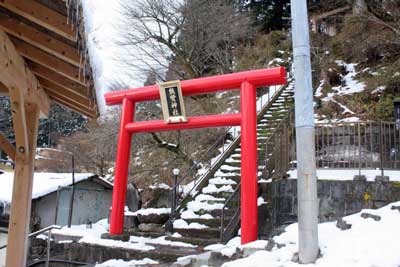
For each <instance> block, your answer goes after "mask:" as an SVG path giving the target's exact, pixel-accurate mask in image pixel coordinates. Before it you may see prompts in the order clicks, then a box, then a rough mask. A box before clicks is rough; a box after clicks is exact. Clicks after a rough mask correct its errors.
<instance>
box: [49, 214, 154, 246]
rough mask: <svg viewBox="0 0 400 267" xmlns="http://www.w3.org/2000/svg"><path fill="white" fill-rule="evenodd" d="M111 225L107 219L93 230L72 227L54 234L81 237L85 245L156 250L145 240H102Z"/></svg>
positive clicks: (94, 225)
mask: <svg viewBox="0 0 400 267" xmlns="http://www.w3.org/2000/svg"><path fill="white" fill-rule="evenodd" d="M108 228H109V224H108V223H107V219H103V220H101V221H99V222H97V223H95V224H93V225H92V228H91V229H88V228H87V227H86V225H85V224H84V225H72V226H71V228H68V227H66V226H65V227H63V228H62V229H60V230H53V231H52V232H53V234H56V235H63V236H64V237H68V236H71V237H81V239H80V240H79V241H78V242H79V243H84V244H93V245H98V246H104V247H113V248H124V249H134V250H143V251H149V250H154V249H155V248H154V247H153V246H151V245H147V244H146V243H145V242H144V240H142V241H140V242H138V241H137V240H133V241H129V242H123V241H118V240H110V239H102V238H101V235H102V234H103V233H106V232H108Z"/></svg>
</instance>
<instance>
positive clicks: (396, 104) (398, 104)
mask: <svg viewBox="0 0 400 267" xmlns="http://www.w3.org/2000/svg"><path fill="white" fill-rule="evenodd" d="M393 108H394V120H395V121H396V130H399V129H400V99H396V100H394V101H393Z"/></svg>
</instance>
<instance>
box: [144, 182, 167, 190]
mask: <svg viewBox="0 0 400 267" xmlns="http://www.w3.org/2000/svg"><path fill="white" fill-rule="evenodd" d="M149 188H150V189H166V190H170V189H172V187H170V186H169V185H167V184H166V183H160V184H155V185H150V186H149Z"/></svg>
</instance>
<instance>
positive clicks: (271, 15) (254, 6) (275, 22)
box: [233, 0, 290, 33]
mask: <svg viewBox="0 0 400 267" xmlns="http://www.w3.org/2000/svg"><path fill="white" fill-rule="evenodd" d="M233 2H234V4H235V5H236V6H237V7H238V8H239V10H241V11H242V12H249V14H250V15H251V16H252V18H253V25H254V26H256V27H258V28H259V30H260V31H262V32H266V33H267V32H270V31H275V30H282V29H285V28H287V27H289V26H290V23H289V22H290V21H289V20H288V18H289V16H290V15H289V14H290V0H233Z"/></svg>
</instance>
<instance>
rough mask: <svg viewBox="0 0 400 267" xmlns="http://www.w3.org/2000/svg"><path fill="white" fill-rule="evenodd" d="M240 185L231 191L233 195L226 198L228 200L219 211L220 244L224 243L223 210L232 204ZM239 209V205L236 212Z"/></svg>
mask: <svg viewBox="0 0 400 267" xmlns="http://www.w3.org/2000/svg"><path fill="white" fill-rule="evenodd" d="M240 185H241V183H239V184H238V185H237V187H236V189H235V191H233V193H232V194H231V195H230V196H229V197H228V199H227V200H226V201H225V203H224V206H223V207H222V209H221V231H220V240H221V242H224V233H225V230H224V229H225V228H224V227H225V208H226V207H227V206H228V205H229V204H230V203H231V202H232V199H233V198H234V197H235V196H236V195H237V194H238V192H240ZM239 209H240V205H239V206H238V208H237V210H239ZM236 212H237V211H236Z"/></svg>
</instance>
